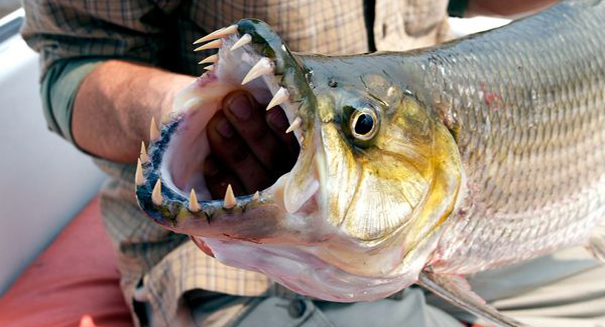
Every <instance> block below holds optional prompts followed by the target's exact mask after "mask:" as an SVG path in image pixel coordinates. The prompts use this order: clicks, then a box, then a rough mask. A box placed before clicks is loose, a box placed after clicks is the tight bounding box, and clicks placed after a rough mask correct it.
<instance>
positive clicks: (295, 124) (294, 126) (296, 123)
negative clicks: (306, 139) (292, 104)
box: [286, 117, 302, 133]
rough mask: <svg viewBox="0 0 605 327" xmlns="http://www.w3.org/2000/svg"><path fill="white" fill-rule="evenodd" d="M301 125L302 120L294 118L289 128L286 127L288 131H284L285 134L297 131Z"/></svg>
mask: <svg viewBox="0 0 605 327" xmlns="http://www.w3.org/2000/svg"><path fill="white" fill-rule="evenodd" d="M301 123H302V119H300V117H296V119H294V121H293V122H292V124H290V127H288V129H287V130H286V133H290V132H292V131H293V130H295V129H299V128H300V124H301Z"/></svg>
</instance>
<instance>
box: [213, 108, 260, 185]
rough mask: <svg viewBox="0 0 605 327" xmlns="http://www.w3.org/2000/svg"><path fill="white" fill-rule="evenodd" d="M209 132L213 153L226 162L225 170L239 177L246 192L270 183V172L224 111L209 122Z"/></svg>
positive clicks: (219, 159)
mask: <svg viewBox="0 0 605 327" xmlns="http://www.w3.org/2000/svg"><path fill="white" fill-rule="evenodd" d="M207 134H208V142H209V143H210V150H211V152H212V154H213V155H214V157H215V158H216V159H218V161H220V162H222V163H223V164H224V169H225V170H227V171H230V172H232V173H233V175H235V176H237V177H238V179H239V180H240V181H241V184H242V185H243V186H244V189H245V191H246V193H253V192H256V191H257V190H260V189H264V188H266V187H268V186H269V185H270V176H269V174H268V173H267V172H266V171H265V169H264V168H263V167H262V165H261V164H260V162H259V161H258V160H257V159H256V158H255V157H254V156H253V155H252V153H251V152H250V150H249V149H248V146H247V144H246V143H245V142H244V141H243V140H242V139H241V137H240V136H239V135H238V134H237V132H236V131H235V129H234V128H233V126H232V125H231V124H230V123H229V121H228V120H227V118H226V117H225V115H224V113H223V112H222V111H219V112H218V113H217V114H216V115H215V116H214V117H213V118H212V119H210V122H208V132H207Z"/></svg>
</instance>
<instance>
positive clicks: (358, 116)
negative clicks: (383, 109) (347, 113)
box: [350, 109, 378, 141]
mask: <svg viewBox="0 0 605 327" xmlns="http://www.w3.org/2000/svg"><path fill="white" fill-rule="evenodd" d="M350 124H351V125H350V127H351V134H353V137H355V138H356V139H359V140H362V141H367V140H370V139H371V138H372V137H374V135H375V134H376V131H377V130H378V117H377V116H376V113H375V112H374V111H373V110H371V109H361V110H359V109H358V110H356V111H355V112H353V114H352V115H351V120H350Z"/></svg>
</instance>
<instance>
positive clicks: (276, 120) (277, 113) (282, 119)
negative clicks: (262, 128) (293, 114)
mask: <svg viewBox="0 0 605 327" xmlns="http://www.w3.org/2000/svg"><path fill="white" fill-rule="evenodd" d="M267 115H269V117H268V120H269V124H271V125H272V126H273V127H274V128H275V129H278V130H280V131H285V130H286V129H288V126H290V124H289V123H288V118H286V114H285V113H284V112H283V111H282V110H281V109H274V110H273V111H269V113H268V114H267Z"/></svg>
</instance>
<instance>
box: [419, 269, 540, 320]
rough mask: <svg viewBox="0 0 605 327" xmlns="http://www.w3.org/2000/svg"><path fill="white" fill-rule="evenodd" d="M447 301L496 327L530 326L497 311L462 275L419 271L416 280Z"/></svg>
mask: <svg viewBox="0 0 605 327" xmlns="http://www.w3.org/2000/svg"><path fill="white" fill-rule="evenodd" d="M416 283H417V284H418V285H420V286H422V287H424V288H425V289H428V290H430V291H431V292H433V293H435V294H436V295H438V296H440V297H442V298H444V299H445V300H447V301H448V302H450V303H452V304H454V305H455V306H458V307H460V308H462V309H464V310H466V311H468V312H470V313H472V314H474V315H476V316H478V317H481V318H483V319H486V320H488V321H491V322H492V323H494V324H496V326H498V327H530V326H529V325H526V324H523V323H520V322H518V321H516V320H514V319H511V318H508V317H506V316H504V315H503V314H501V313H500V312H498V310H496V308H494V307H492V306H491V305H489V304H487V303H486V302H485V300H483V299H482V298H481V297H480V296H479V295H477V294H476V293H475V292H473V291H472V290H471V287H470V285H469V283H468V282H467V281H466V279H465V278H464V276H462V275H436V274H433V273H430V272H426V271H424V272H421V273H420V276H419V277H418V281H417V282H416Z"/></svg>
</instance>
